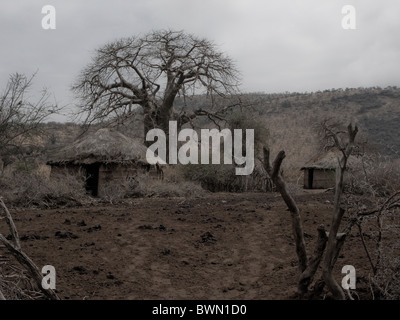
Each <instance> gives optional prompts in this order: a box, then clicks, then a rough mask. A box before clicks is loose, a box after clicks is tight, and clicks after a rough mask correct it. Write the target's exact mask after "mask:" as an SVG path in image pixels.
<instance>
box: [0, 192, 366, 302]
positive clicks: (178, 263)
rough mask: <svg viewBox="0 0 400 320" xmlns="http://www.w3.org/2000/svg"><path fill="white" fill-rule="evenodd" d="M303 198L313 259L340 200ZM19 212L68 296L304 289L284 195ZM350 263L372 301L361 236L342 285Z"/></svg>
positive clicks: (35, 253)
mask: <svg viewBox="0 0 400 320" xmlns="http://www.w3.org/2000/svg"><path fill="white" fill-rule="evenodd" d="M296 200H297V201H298V204H299V206H300V208H301V210H302V219H303V223H304V225H303V226H304V232H305V235H306V242H307V247H308V252H309V253H310V252H312V250H313V248H314V242H315V238H316V234H317V231H316V230H317V227H318V226H319V225H320V224H322V223H323V224H325V225H326V226H328V225H329V223H330V219H331V211H332V201H333V194H332V193H309V194H302V195H298V196H297V197H296ZM11 213H12V215H13V217H14V220H15V223H16V226H17V228H18V231H19V234H20V237H21V240H22V248H23V250H24V251H25V252H26V253H27V254H28V255H29V256H30V257H31V258H32V260H33V261H35V263H36V264H37V265H38V266H39V268H41V267H42V266H44V265H53V266H54V267H55V268H56V272H57V283H56V285H57V292H58V294H59V296H60V298H62V299H77V300H81V299H107V300H116V299H135V300H138V299H146V300H147V299H173V300H174V299H191V300H196V299H213V300H214V299H235V300H238V299H257V300H263V299H272V300H278V299H279V300H281V299H291V297H292V296H293V293H294V292H295V290H296V280H297V274H298V273H297V268H298V267H297V259H296V254H295V247H294V242H293V237H292V231H291V230H292V229H291V220H290V214H289V212H288V211H287V210H286V207H285V204H284V203H283V201H282V199H281V197H280V196H279V194H277V193H269V194H264V193H241V194H228V193H215V194H212V193H208V194H206V195H204V196H202V197H198V198H191V199H185V198H154V199H153V198H145V199H132V200H130V203H125V204H119V205H115V206H114V205H111V204H110V205H101V206H89V207H77V208H58V209H51V210H39V209H35V210H28V209H23V210H22V209H17V210H11ZM344 223H345V221H343V224H344ZM1 228H3V224H2V226H1ZM0 232H6V230H4V229H2V230H0ZM6 234H7V233H6ZM1 250H4V249H1ZM0 254H4V252H0ZM344 265H353V266H354V267H355V268H356V270H357V290H356V291H357V293H358V294H359V295H360V297H361V298H362V297H363V295H364V296H366V297H367V294H368V287H367V276H368V272H369V269H368V267H369V266H368V263H367V258H366V255H365V252H364V251H363V249H362V245H361V242H360V240H359V239H358V237H357V236H356V230H353V235H351V236H350V237H348V239H347V240H346V243H345V245H344V247H343V249H342V255H341V256H340V257H339V259H338V261H337V264H336V269H335V276H336V279H337V281H338V282H339V283H340V282H341V279H342V277H343V276H344V275H342V274H341V268H342V267H343V266H344Z"/></svg>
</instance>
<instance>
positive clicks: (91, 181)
mask: <svg viewBox="0 0 400 320" xmlns="http://www.w3.org/2000/svg"><path fill="white" fill-rule="evenodd" d="M99 168H100V163H93V164H89V165H86V191H88V192H90V193H91V194H92V196H95V197H96V196H97V194H98V192H99Z"/></svg>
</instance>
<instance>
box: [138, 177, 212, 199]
mask: <svg viewBox="0 0 400 320" xmlns="http://www.w3.org/2000/svg"><path fill="white" fill-rule="evenodd" d="M130 184H131V189H130V195H131V196H142V197H191V196H201V195H202V194H203V193H204V192H205V190H204V189H203V188H202V187H201V186H200V184H199V183H196V182H193V181H179V182H169V181H168V180H158V179H149V178H148V176H146V175H138V176H137V178H136V181H135V183H134V184H133V182H130Z"/></svg>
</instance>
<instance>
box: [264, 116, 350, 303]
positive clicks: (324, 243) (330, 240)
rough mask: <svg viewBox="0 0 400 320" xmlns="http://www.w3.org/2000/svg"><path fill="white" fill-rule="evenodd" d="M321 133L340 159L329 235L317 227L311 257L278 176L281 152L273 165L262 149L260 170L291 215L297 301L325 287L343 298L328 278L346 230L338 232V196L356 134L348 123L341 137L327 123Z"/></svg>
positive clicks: (340, 211)
mask: <svg viewBox="0 0 400 320" xmlns="http://www.w3.org/2000/svg"><path fill="white" fill-rule="evenodd" d="M322 130H323V132H324V135H325V138H326V140H327V141H329V142H331V143H332V145H333V146H334V147H336V148H338V149H339V150H340V151H341V154H342V157H341V159H338V168H337V170H336V183H335V197H334V208H333V213H332V223H331V227H330V230H329V232H326V231H325V227H324V226H323V225H321V226H319V228H318V238H317V241H316V245H315V249H314V252H313V254H312V255H311V256H310V257H308V255H307V251H306V246H305V240H304V233H303V227H302V223H301V217H300V209H299V208H298V206H297V204H296V202H295V200H294V199H293V197H292V196H291V195H290V193H289V191H288V188H287V186H286V183H285V181H284V180H283V178H282V175H281V165H282V162H283V160H284V158H285V152H284V151H280V152H279V153H278V155H277V156H276V158H275V160H274V162H273V163H272V165H271V163H270V151H269V149H268V148H267V147H264V148H263V153H264V159H263V164H264V168H265V170H266V171H267V173H268V175H269V176H270V178H271V179H272V180H273V182H274V183H275V185H276V188H277V190H278V191H279V192H280V194H281V196H282V198H283V200H284V201H285V203H286V205H287V207H288V209H289V211H290V213H291V216H292V230H293V235H294V239H295V243H296V254H297V257H298V261H299V272H300V276H299V280H298V294H299V296H300V297H301V298H307V297H310V295H313V296H314V295H318V294H319V293H320V292H322V289H323V287H324V286H325V285H327V287H328V289H329V291H330V292H331V293H332V295H333V297H334V298H335V299H345V294H344V292H343V290H342V288H341V287H340V286H339V284H338V283H337V282H336V280H335V279H334V277H333V275H332V270H333V267H334V265H335V262H336V260H337V257H338V255H339V252H340V249H341V247H342V246H343V243H344V241H345V238H346V235H347V233H348V232H349V231H350V229H351V226H350V228H346V230H345V231H344V232H342V233H339V232H338V231H339V227H340V223H341V220H342V218H343V214H344V212H345V210H344V209H343V208H341V197H342V192H343V185H344V182H343V180H344V173H345V171H346V169H347V162H348V158H349V157H350V155H351V153H352V150H353V147H354V140H355V137H356V135H357V132H358V128H357V126H355V127H354V128H353V126H352V125H351V124H350V125H349V126H348V127H347V132H346V134H345V135H343V132H342V131H337V130H335V128H334V127H333V126H330V125H329V124H328V122H327V121H325V122H324V123H322ZM324 251H326V252H325V258H324V260H323V264H322V278H321V279H319V280H318V281H317V283H316V285H315V286H314V292H312V293H310V292H309V287H310V285H311V283H312V281H313V279H314V276H315V273H316V272H317V270H318V266H319V265H320V264H321V261H322V258H323V254H324Z"/></svg>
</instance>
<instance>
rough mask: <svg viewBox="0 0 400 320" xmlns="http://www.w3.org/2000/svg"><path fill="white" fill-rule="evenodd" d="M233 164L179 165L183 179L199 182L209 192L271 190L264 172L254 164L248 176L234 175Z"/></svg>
mask: <svg viewBox="0 0 400 320" xmlns="http://www.w3.org/2000/svg"><path fill="white" fill-rule="evenodd" d="M235 168H236V166H235V165H226V164H195V165H192V164H189V165H184V166H180V167H179V170H181V171H182V172H183V176H184V178H185V179H187V180H189V181H194V182H198V183H200V185H201V187H202V188H203V189H206V190H209V191H211V192H246V191H272V190H271V188H272V187H273V186H272V185H271V184H270V183H269V179H268V178H267V176H266V173H265V172H264V171H263V170H262V169H261V168H260V166H257V165H256V166H255V168H254V170H253V173H252V174H250V175H248V176H239V175H236V172H235Z"/></svg>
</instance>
